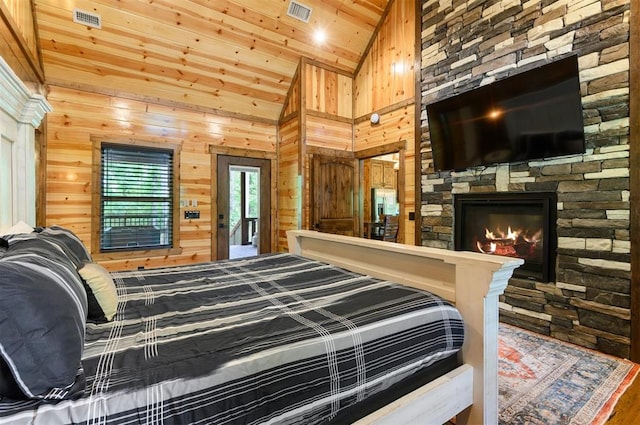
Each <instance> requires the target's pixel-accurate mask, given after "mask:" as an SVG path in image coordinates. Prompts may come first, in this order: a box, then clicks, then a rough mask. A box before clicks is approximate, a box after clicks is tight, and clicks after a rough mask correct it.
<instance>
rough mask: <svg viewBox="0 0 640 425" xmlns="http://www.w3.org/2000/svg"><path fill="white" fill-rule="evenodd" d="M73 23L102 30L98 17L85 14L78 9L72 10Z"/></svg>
mask: <svg viewBox="0 0 640 425" xmlns="http://www.w3.org/2000/svg"><path fill="white" fill-rule="evenodd" d="M73 22H75V23H78V24H83V25H87V26H90V27H93V28H98V29H101V28H102V20H101V19H100V15H96V14H95V13H91V12H85V11H84V10H80V9H73Z"/></svg>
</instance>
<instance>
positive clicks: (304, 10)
mask: <svg viewBox="0 0 640 425" xmlns="http://www.w3.org/2000/svg"><path fill="white" fill-rule="evenodd" d="M312 10H313V9H311V8H310V7H309V6H305V5H304V4H301V3H298V2H297V1H294V0H291V2H290V3H289V9H288V10H287V15H289V16H291V17H292V18H296V19H298V20H300V21H302V22H309V18H310V17H311V11H312Z"/></svg>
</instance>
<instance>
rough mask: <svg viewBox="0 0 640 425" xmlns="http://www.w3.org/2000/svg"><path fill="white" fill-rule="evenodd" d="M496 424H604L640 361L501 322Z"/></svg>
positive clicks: (629, 382)
mask: <svg viewBox="0 0 640 425" xmlns="http://www.w3.org/2000/svg"><path fill="white" fill-rule="evenodd" d="M499 352H500V360H499V378H498V387H499V396H498V397H499V399H498V403H499V404H498V405H499V408H500V424H501V425H514V424H527V425H547V424H576V425H577V424H592V425H596V424H603V423H604V422H606V420H607V419H608V417H609V415H610V414H611V411H612V410H613V407H614V406H615V404H616V402H617V401H618V399H619V398H620V396H621V395H622V393H624V391H625V389H627V388H628V386H629V385H631V383H632V382H633V379H634V378H635V377H636V375H637V374H638V371H639V370H640V365H637V364H635V363H632V362H630V361H627V360H622V359H619V358H616V357H611V356H607V355H603V354H601V353H597V352H595V351H591V350H588V349H584V348H581V347H578V346H576V345H572V344H567V343H563V342H561V341H558V340H555V339H552V338H547V337H544V336H541V335H538V334H534V333H531V332H529V331H526V330H523V329H520V328H516V327H514V326H509V325H506V324H502V323H501V324H500V332H499Z"/></svg>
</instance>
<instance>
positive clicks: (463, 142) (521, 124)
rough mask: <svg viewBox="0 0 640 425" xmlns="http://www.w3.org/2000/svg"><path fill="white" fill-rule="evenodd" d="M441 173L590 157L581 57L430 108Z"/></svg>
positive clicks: (433, 145)
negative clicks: (571, 157) (586, 133)
mask: <svg viewBox="0 0 640 425" xmlns="http://www.w3.org/2000/svg"><path fill="white" fill-rule="evenodd" d="M427 118H428V120H429V134H430V138H431V149H432V153H433V164H434V168H435V170H436V171H444V170H463V169H466V168H470V167H475V166H484V165H491V164H497V163H506V162H519V161H527V160H532V159H542V158H550V157H556V156H562V155H572V154H580V153H583V152H584V149H585V148H584V124H583V121H582V103H581V96H580V79H579V76H578V58H577V56H575V55H572V56H569V57H567V58H564V59H560V60H558V61H555V62H552V63H549V64H547V65H543V66H541V67H539V68H535V69H532V70H529V71H525V72H522V73H519V74H516V75H513V76H510V77H507V78H505V79H502V80H498V81H496V82H494V83H491V84H488V85H486V86H482V87H479V88H476V89H473V90H470V91H468V92H465V93H461V94H458V95H456V96H453V97H450V98H447V99H444V100H440V101H438V102H435V103H432V104H430V105H427Z"/></svg>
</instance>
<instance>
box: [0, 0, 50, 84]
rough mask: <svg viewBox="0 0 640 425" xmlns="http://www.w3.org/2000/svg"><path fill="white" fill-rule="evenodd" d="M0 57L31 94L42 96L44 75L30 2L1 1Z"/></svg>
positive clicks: (19, 0) (20, 0) (23, 0)
mask: <svg viewBox="0 0 640 425" xmlns="http://www.w3.org/2000/svg"><path fill="white" fill-rule="evenodd" d="M0 56H1V57H2V58H3V59H4V61H5V62H6V63H7V64H8V65H9V66H10V67H11V69H12V70H13V72H15V73H16V75H17V76H18V77H19V78H20V79H21V80H22V82H24V83H25V84H27V85H30V84H29V83H34V85H33V87H32V88H31V89H32V90H34V91H36V92H40V90H41V87H40V85H41V84H42V83H44V73H43V71H42V65H41V64H40V59H39V57H38V39H37V34H36V28H35V24H34V17H33V10H32V9H31V2H30V1H26V0H0Z"/></svg>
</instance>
